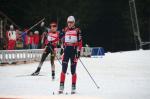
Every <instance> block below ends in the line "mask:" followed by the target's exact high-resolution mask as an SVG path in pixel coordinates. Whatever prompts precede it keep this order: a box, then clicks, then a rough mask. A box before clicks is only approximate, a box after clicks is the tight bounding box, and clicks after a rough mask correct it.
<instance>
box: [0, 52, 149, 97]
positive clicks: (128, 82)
mask: <svg viewBox="0 0 150 99" xmlns="http://www.w3.org/2000/svg"><path fill="white" fill-rule="evenodd" d="M81 60H82V62H83V63H84V64H85V66H86V68H87V69H88V71H89V72H90V73H91V75H92V77H93V78H94V80H95V81H96V83H97V84H98V85H99V87H100V89H97V88H96V86H95V85H94V83H93V82H92V80H91V78H90V77H89V75H88V74H87V72H86V71H85V69H84V68H83V66H82V65H81V63H80V61H78V65H77V77H78V79H77V94H75V95H70V94H69V93H70V91H71V73H70V66H68V71H67V72H68V73H69V74H66V82H65V90H64V92H65V93H66V92H67V93H68V95H65V94H64V95H57V94H54V95H53V92H54V93H57V91H58V89H59V76H60V72H61V65H60V64H59V62H58V61H57V60H56V61H55V63H56V79H55V80H54V81H52V79H51V66H50V62H49V61H46V62H44V64H43V67H42V70H41V72H40V76H29V74H31V73H33V72H34V70H36V68H37V66H38V62H36V63H30V64H19V65H7V66H0V97H15V98H16V97H18V98H28V99H30V98H31V97H32V98H35V99H37V98H41V99H42V98H43V99H44V98H48V97H53V98H54V97H55V98H65V99H66V98H67V97H68V98H76V99H77V98H80V99H81V98H82V99H83V98H84V97H86V99H88V98H87V97H89V98H90V99H91V98H93V99H94V98H95V99H150V50H139V51H126V52H117V53H106V55H105V56H103V57H99V58H81ZM66 96H67V97H66Z"/></svg>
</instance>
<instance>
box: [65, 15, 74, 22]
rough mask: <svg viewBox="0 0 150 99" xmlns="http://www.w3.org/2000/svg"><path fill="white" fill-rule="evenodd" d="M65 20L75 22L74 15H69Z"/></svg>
mask: <svg viewBox="0 0 150 99" xmlns="http://www.w3.org/2000/svg"><path fill="white" fill-rule="evenodd" d="M67 22H75V18H74V16H69V17H68V18H67Z"/></svg>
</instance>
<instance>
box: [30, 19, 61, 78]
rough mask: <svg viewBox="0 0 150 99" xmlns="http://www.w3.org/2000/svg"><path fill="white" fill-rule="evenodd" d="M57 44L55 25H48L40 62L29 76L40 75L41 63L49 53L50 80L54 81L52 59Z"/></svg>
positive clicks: (54, 23) (57, 34)
mask: <svg viewBox="0 0 150 99" xmlns="http://www.w3.org/2000/svg"><path fill="white" fill-rule="evenodd" d="M58 42H59V32H58V31H57V23H56V22H51V23H50V31H49V32H48V33H47V44H46V46H45V50H44V52H43V54H42V58H41V61H40V63H39V66H38V67H37V70H36V71H35V72H34V73H33V74H31V75H33V76H36V75H38V74H39V73H40V70H41V66H42V64H43V62H44V61H45V59H46V57H47V56H48V55H49V53H51V56H50V61H51V70H52V79H53V80H54V79H55V64H54V59H55V56H56V50H55V49H56V47H57V43H58Z"/></svg>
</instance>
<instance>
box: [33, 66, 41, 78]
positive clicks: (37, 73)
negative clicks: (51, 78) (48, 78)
mask: <svg viewBox="0 0 150 99" xmlns="http://www.w3.org/2000/svg"><path fill="white" fill-rule="evenodd" d="M40 70H41V68H40V67H38V68H37V70H36V71H35V72H34V73H32V74H31V76H37V75H39V73H40Z"/></svg>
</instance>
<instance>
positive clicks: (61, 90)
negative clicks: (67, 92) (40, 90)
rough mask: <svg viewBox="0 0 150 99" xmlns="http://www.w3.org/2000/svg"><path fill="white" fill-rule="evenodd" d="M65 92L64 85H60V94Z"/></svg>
mask: <svg viewBox="0 0 150 99" xmlns="http://www.w3.org/2000/svg"><path fill="white" fill-rule="evenodd" d="M63 91H64V83H60V87H59V91H58V94H63Z"/></svg>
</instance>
